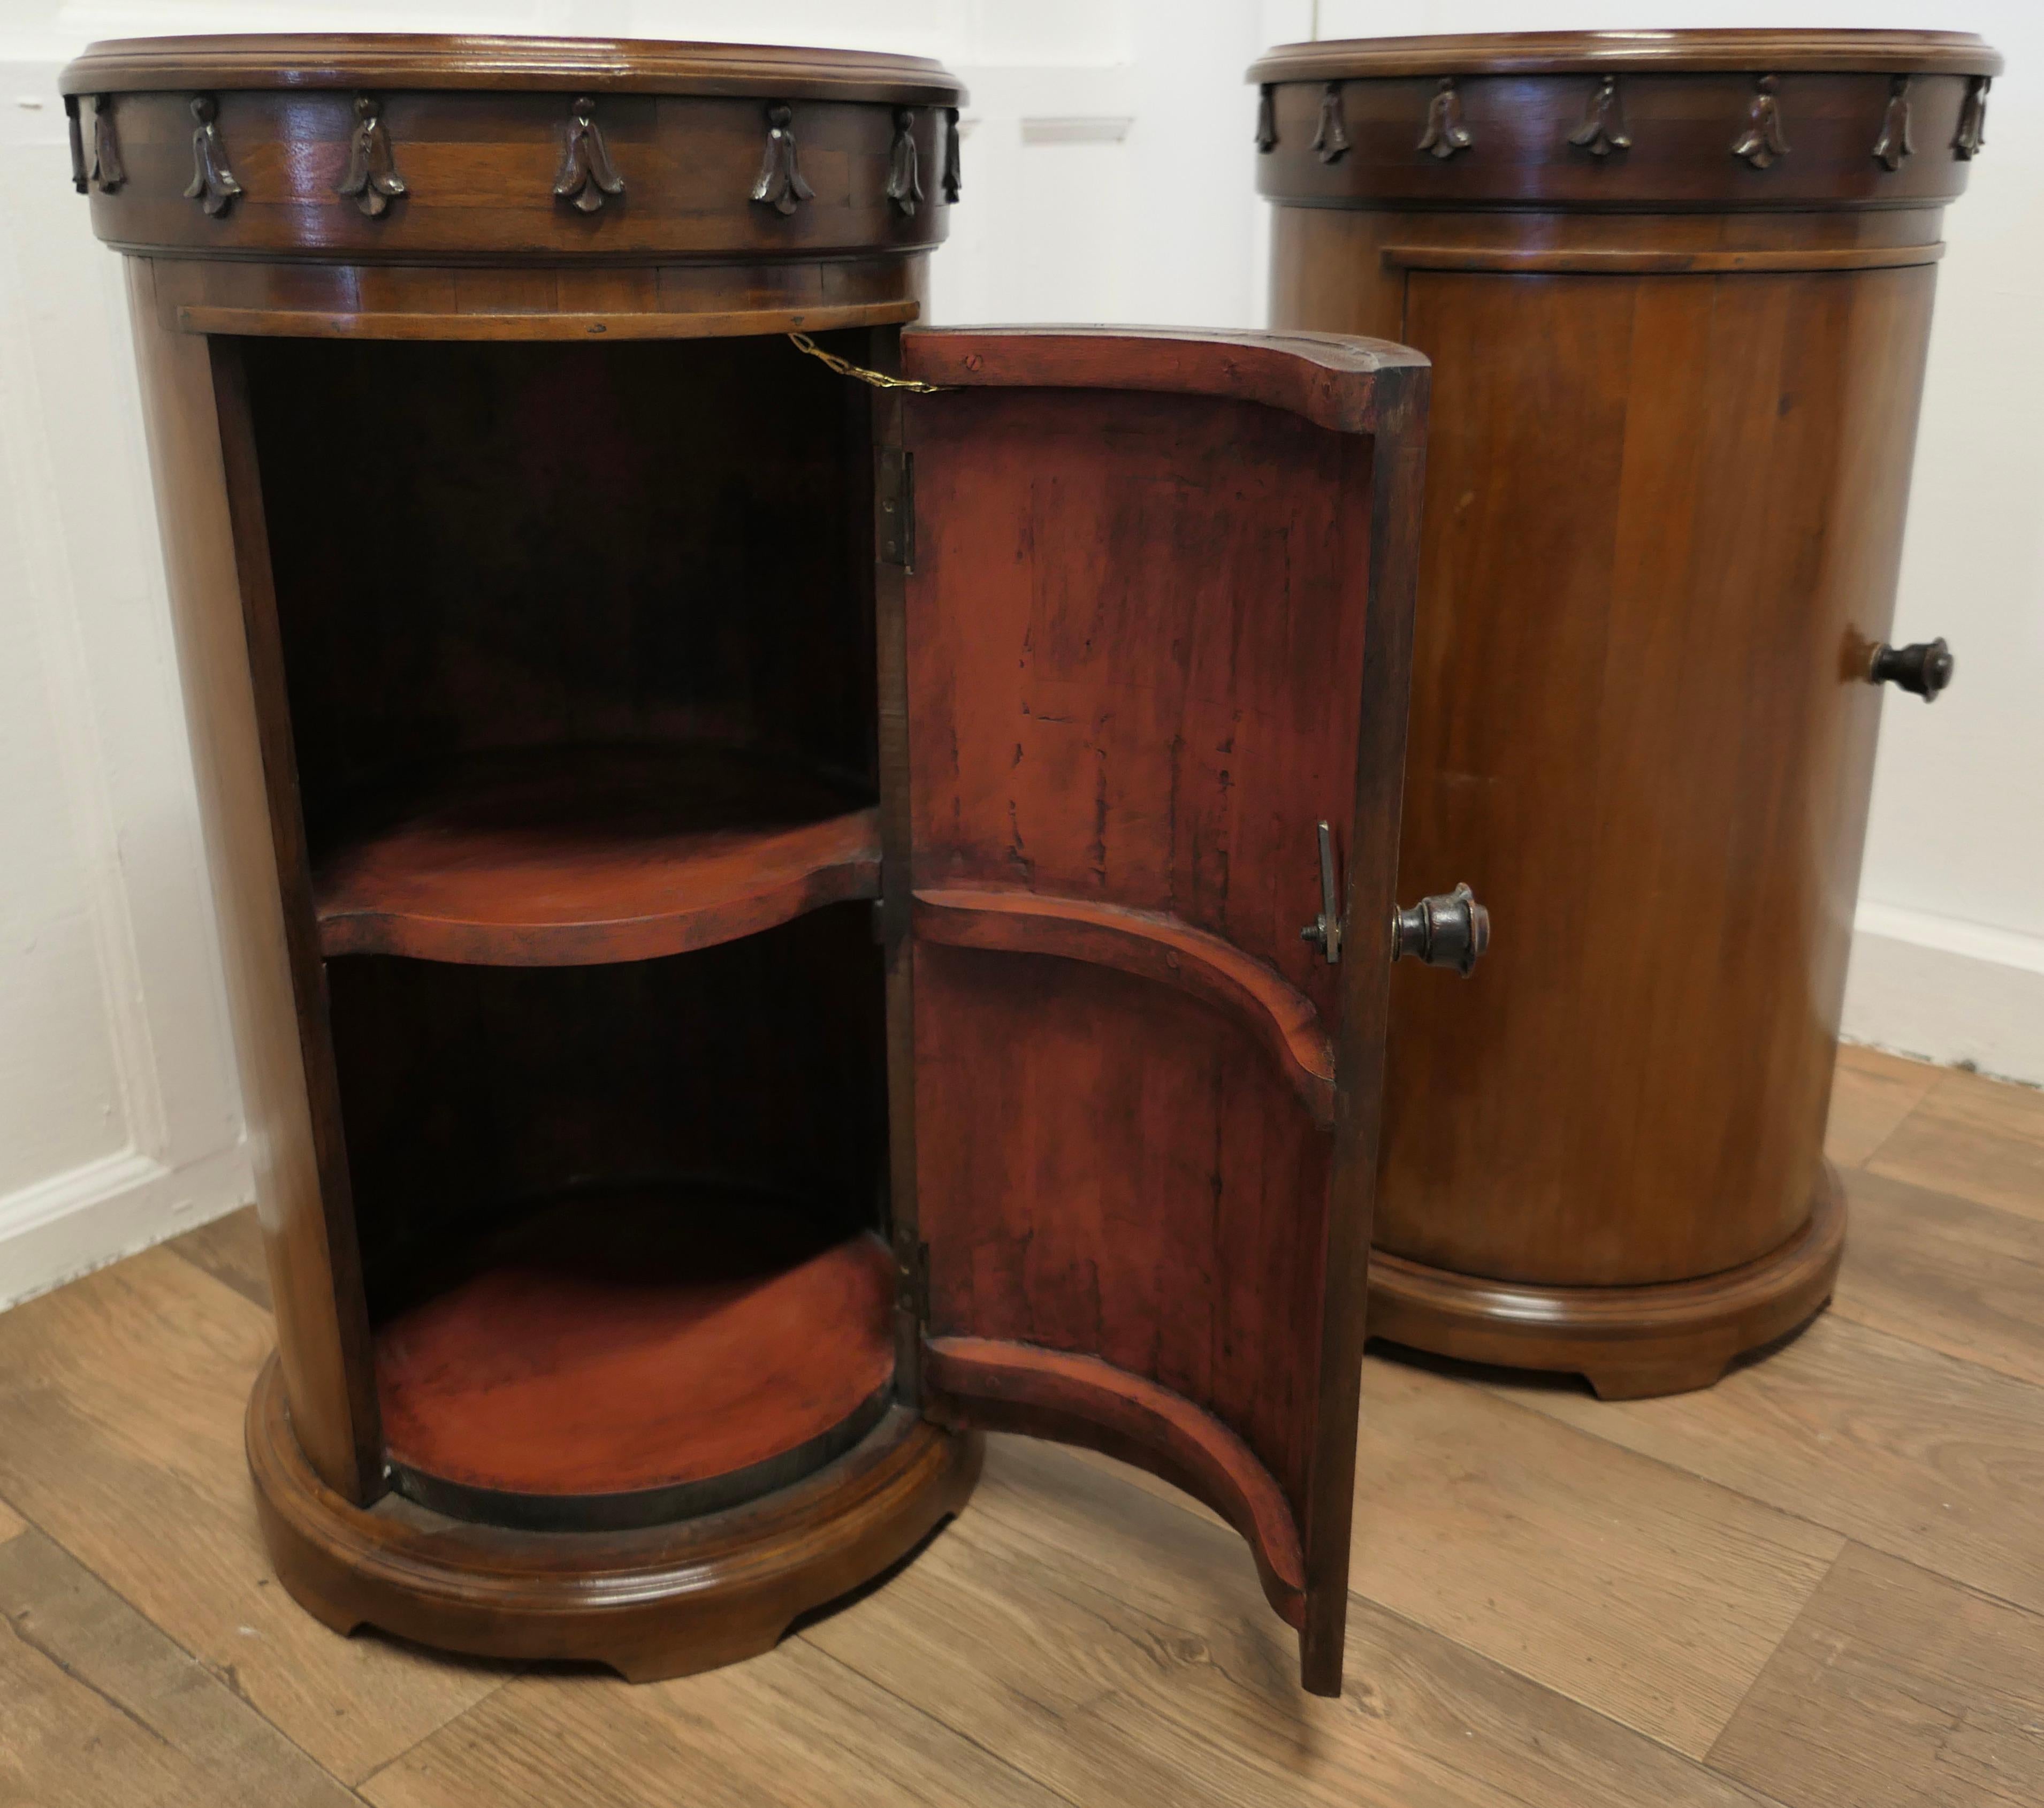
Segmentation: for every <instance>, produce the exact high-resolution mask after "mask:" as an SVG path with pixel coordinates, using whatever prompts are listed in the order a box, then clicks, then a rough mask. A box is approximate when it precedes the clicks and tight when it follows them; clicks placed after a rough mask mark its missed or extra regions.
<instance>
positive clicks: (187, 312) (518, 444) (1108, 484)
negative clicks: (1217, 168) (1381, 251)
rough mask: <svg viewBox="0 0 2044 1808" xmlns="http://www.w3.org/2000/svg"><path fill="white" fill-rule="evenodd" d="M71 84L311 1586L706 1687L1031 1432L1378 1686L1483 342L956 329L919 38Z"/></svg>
mask: <svg viewBox="0 0 2044 1808" xmlns="http://www.w3.org/2000/svg"><path fill="white" fill-rule="evenodd" d="M64 87H65V90H66V94H67V104H68V106H69V107H70V109H71V117H72V121H73V136H72V146H73V152H74V162H75V179H76V183H77V186H78V187H79V190H80V191H81V192H82V193H86V194H90V197H91V202H90V205H91V208H92V216H93V221H94V226H95V228H97V230H98V233H99V235H100V236H101V237H102V239H105V240H107V241H109V243H110V244H113V245H115V246H117V248H120V249H121V251H124V252H125V253H126V254H128V262H129V278H130V289H131V295H132V301H133V313H134V318H135V325H136V337H137V343H138V345H139V347H140V363H141V367H142V372H143V390H144V399H145V402H146V405H147V409H148V416H149V423H148V424H149V432H150V437H151V444H152V455H153V459H154V463H155V469H156V483H157V488H158V501H159V512H160V514H161V516H162V520H163V536H164V544H165V550H166V555H167V565H168V569H169V575H170V589H171V603H172V607H173V610H174V612H175V623H176V629H177V635H178V642H179V659H180V665H181V669H182V673H183V681H184V684H185V687H186V699H187V708H188V714H189V716H190V722H191V725H192V730H193V734H194V744H195V749H196V754H197V765H198V777H199V781H200V793H201V800H202V805H203V807H204V809H205V812H206V827H207V834H208V837H209V846H210V852H211V854H212V858H213V866H214V869H215V873H216V884H217V893H218V898H219V905H220V914H221V921H222V923H223V927H224V931H225V938H224V939H225V952H226V956H227V964H228V971H229V992H230V1002H231V1004H232V1008H233V1011H234V1017H235V1025H236V1042H237V1046H238V1049H239V1054H240V1062H241V1067H242V1073H243V1081H244V1096H245V1099H246V1102H247V1108H248V1122H249V1126H250V1146H251V1149H252V1154H253V1157H254V1161H255V1174H256V1185H257V1190H258V1194H259V1203H260V1206H261V1210H262V1216H263V1226H264V1230H265V1233H266V1238H267V1244H268V1247H269V1252H270V1259H271V1271H272V1276H273V1280H274V1284H275V1285H274V1291H275V1298H276V1306H277V1332H278V1345H279V1350H278V1356H277V1358H276V1360H275V1361H273V1362H272V1363H271V1365H270V1366H269V1368H267V1370H266V1371H265V1372H264V1373H263V1376H262V1377H261V1379H260V1380H259V1382H258V1383H257V1384H256V1387H255V1394H254V1397H253V1399H252V1402H251V1404H250V1408H249V1415H248V1461H249V1464H250V1466H251V1468H252V1470H253V1472H254V1475H255V1482H256V1486H257V1493H258V1496H259V1502H260V1506H261V1511H262V1518H263V1528H264V1531H265V1534H266V1535H267V1539H268V1541H269V1545H270V1549H271V1553H272V1555H273V1557H274V1558H275V1562H276V1564H277V1566H278V1569H279V1574H280V1576H282V1580H283V1582H284V1583H285V1585H286V1587H288V1588H289V1589H290V1591H291V1593H292V1594H293V1595H294V1596H295V1597H296V1598H297V1599H298V1600H299V1601H300V1602H302V1603H303V1604H304V1605H305V1606H307V1607H308V1608H309V1609H310V1610H312V1611H313V1613H315V1614H318V1615H319V1616H320V1617H321V1618H323V1619H324V1620H325V1621H327V1622H328V1623H330V1624H331V1625H332V1626H336V1627H337V1628H339V1629H340V1630H344V1631H345V1630H351V1629H352V1628H354V1627H355V1626H359V1625H363V1624H371V1625H375V1626H381V1627H383V1628H385V1629H386V1630H390V1631H391V1632H394V1633H399V1634H401V1635H403V1636H405V1637H410V1638H413V1639H415V1640H417V1641H421V1642H423V1643H426V1644H431V1645H444V1646H450V1647H452V1648H455V1649H461V1650H467V1651H472V1652H479V1653H490V1654H494V1655H498V1656H508V1657H514V1658H550V1657H551V1658H589V1659H596V1660H601V1661H603V1662H605V1663H607V1664H611V1665H613V1666H614V1667H615V1668H618V1669H620V1670H621V1671H623V1672H625V1673H626V1674H627V1675H628V1676H664V1675H672V1674H675V1673H678V1672H682V1671H686V1670H690V1669H696V1668H702V1667H704V1666H705V1665H709V1664H717V1663H721V1662H725V1661H728V1660H732V1659H734V1658H737V1657H740V1656H747V1655H750V1654H751V1653H755V1652H757V1651H760V1650H763V1649H766V1648H767V1646H769V1645H771V1644H772V1643H773V1642H774V1640H775V1639H776V1638H778V1637H779V1636H780V1635H781V1633H782V1632H783V1630H785V1629H786V1627H787V1626H788V1625H789V1623H790V1621H791V1620H792V1619H793V1618H795V1617H796V1616H797V1615H798V1614H801V1613H803V1612H805V1611H806V1610H809V1609H811V1608H813V1607H814V1606H817V1605H818V1604H820V1603H822V1602H824V1601H826V1600H828V1599H830V1598H832V1596H835V1595H839V1594H840V1593H842V1592H843V1591H846V1590H847V1589H849V1588H851V1587H855V1586H856V1585H859V1584H861V1583H864V1582H866V1581H867V1580H870V1578H872V1577H874V1576H876V1575H878V1574H879V1573H880V1572H882V1571H884V1570H885V1569H886V1568H888V1566H889V1565H890V1564H893V1563H895V1562H896V1561H897V1560H899V1559H901V1557H904V1556H905V1554H906V1553H909V1552H910V1551H912V1550H913V1549H914V1548H915V1547H916V1545H918V1543H919V1542H920V1541H921V1540H922V1539H923V1538H924V1537H925V1536H926V1535H928V1534H929V1533H930V1532H931V1531H932V1530H933V1528H935V1527H936V1526H938V1525H939V1523H940V1522H942V1521H943V1519H944V1518H947V1516H948V1515H950V1514H952V1513H954V1512H955V1511H957V1510H958V1509H959V1507H961V1506H962V1504H963V1503H964V1502H965V1500H966V1497H967V1495H969V1494H970V1491H971V1489H972V1487H973V1485H974V1477H975V1475H976V1474H977V1472H978V1464H979V1461H980V1448H981V1433H982V1430H985V1429H1001V1430H1011V1431H1019V1432H1026V1433H1032V1434H1036V1435H1039V1436H1044V1437H1050V1438H1060V1439H1064V1440H1066V1441H1073V1442H1078V1443H1082V1444H1087V1445H1093V1446H1094V1447H1096V1448H1098V1449H1104V1450H1107V1451H1109V1452H1112V1453H1114V1454H1116V1455H1117V1456H1120V1457H1124V1458H1125V1459H1126V1460H1128V1461H1132V1462H1136V1463H1140V1464H1145V1465H1146V1466H1147V1467H1148V1468H1151V1469H1152V1470H1154V1471H1155V1472H1157V1473H1158V1474H1160V1475H1162V1476H1166V1477H1168V1478H1170V1480H1173V1481H1174V1482H1176V1483H1178V1484H1179V1485H1181V1486H1182V1487H1185V1488H1186V1489H1188V1490H1189V1491H1191V1492H1192V1493H1193V1494H1195V1495H1197V1496H1198V1497H1199V1498H1200V1499H1203V1500H1204V1501H1206V1502H1207V1503H1209V1504H1210V1505H1212V1507H1215V1508H1216V1511H1220V1513H1221V1514H1223V1515H1224V1517H1225V1518H1228V1521H1229V1522H1231V1524H1233V1525H1234V1526H1235V1527H1236V1528H1237V1529H1238V1530H1239V1531H1240V1532H1241V1533H1242V1534H1243V1537H1244V1538H1245V1540H1246V1541H1247V1543H1248V1545H1249V1546H1250V1547H1251V1553H1252V1555H1253V1557H1254V1562H1255V1568H1256V1573H1257V1576H1258V1578H1259V1579H1260V1580H1261V1582H1262V1589H1263V1592H1264V1593H1265V1595H1266V1596H1267V1598H1268V1599H1269V1600H1270V1603H1271V1605H1272V1606H1273V1607H1274V1609H1275V1610H1277V1613H1278V1614H1281V1616H1282V1617H1283V1618H1284V1619H1285V1621H1286V1622H1288V1623H1289V1625H1290V1626H1292V1627H1293V1628H1295V1629H1296V1630H1297V1633H1298V1636H1299V1638H1300V1641H1301V1657H1302V1664H1303V1668H1304V1675H1305V1679H1306V1682H1307V1686H1308V1687H1311V1688H1313V1689H1316V1690H1319V1691H1323V1692H1331V1691H1335V1690H1337V1689H1338V1688H1339V1679H1340V1673H1341V1653H1342V1642H1343V1614H1344V1611H1345V1608H1346V1603H1347V1580H1346V1579H1347V1563H1348V1552H1349V1503H1350V1498H1351V1491H1352V1472H1353V1465H1354V1439H1355V1419H1356V1402H1357V1395H1358V1376H1359V1369H1360V1364H1361V1358H1362V1342H1361V1339H1362V1328H1361V1326H1362V1316H1361V1304H1362V1284H1361V1283H1362V1272H1363V1267H1364V1264H1365V1262H1366V1257H1367V1235H1366V1228H1365V1227H1366V1226H1367V1224H1368V1223H1369V1213H1370V1196H1371V1190H1372V1186H1373V1177H1374V1173H1375V1170H1376V1138H1377V1110H1378V1100H1379V1098H1380V1096H1381V1061H1382V1052H1383V1030H1384V1023H1385V1015H1386V1012H1387V1011H1388V1008H1389V979H1390V973H1389V969H1390V965H1391V962H1392V961H1393V958H1395V956H1396V954H1397V952H1399V951H1400V950H1403V949H1407V948H1410V949H1411V950H1413V951H1416V952H1418V953H1420V954H1423V955H1424V956H1426V957H1427V958H1430V959H1435V960H1447V959H1450V958H1454V959H1458V960H1460V959H1463V958H1466V957H1467V956H1468V955H1469V954H1471V953H1472V952H1473V943H1474V939H1475V931H1476V929H1477V927H1480V924H1481V912H1480V911H1477V910H1475V909H1474V908H1473V906H1472V905H1471V904H1470V903H1469V901H1468V900H1461V899H1452V898H1447V899H1439V900H1427V902H1426V903H1425V904H1423V905H1422V906H1416V907H1413V908H1412V910H1411V911H1409V912H1408V913H1407V915H1408V918H1409V919H1411V920H1412V922H1413V923H1417V924H1418V926H1419V931H1420V932H1418V933H1408V932H1406V931H1403V930H1400V928H1398V927H1397V925H1396V924H1395V923H1394V912H1393V906H1394V904H1395V902H1396V900H1394V898H1393V889H1392V879H1393V873H1394V871H1395V866H1396V859H1397V833H1398V802H1399V790H1398V774H1399V772H1400V754H1401V750H1402V747H1403V736H1404V724H1405V717H1404V702H1405V697H1406V696H1407V693H1408V663H1407V662H1408V655H1409V647H1410V643H1409V638H1408V635H1409V626H1410V621H1411V613H1412V594H1413V582H1414V574H1415V563H1414V560H1415V551H1416V521H1417V519H1418V501H1419V498H1418V489H1417V485H1418V474H1419V471H1420V464H1421V448H1422V436H1423V428H1424V421H1425V413H1426V397H1427V370H1426V367H1425V360H1423V359H1420V358H1418V357H1417V356H1416V355H1413V354H1412V353H1410V352H1408V351H1405V350H1404V349H1403V348H1401V347H1397V346H1391V345H1381V344H1371V343H1368V342H1365V341H1360V340H1354V339H1338V338H1333V337H1316V336H1300V335H1287V336H1262V335H1255V334H1234V335H1200V334H1194V333H1178V332H1163V331H1159V332H1132V331H1131V332H1115V331H1107V330H1098V331H1089V330H1087V329H1070V330H1065V331H1039V332H1032V331H1019V330H991V329H989V330H985V331H980V330H974V329H971V328H951V329H947V330H943V331H938V330H934V329H929V328H920V327H915V326H913V325H912V324H911V323H913V321H915V319H916V315H917V313H918V310H919V302H920V296H921V294H922V292H923V271H924V261H925V258H926V256H927V255H928V252H929V251H930V250H931V249H932V247H933V246H935V245H936V244H937V243H938V241H939V240H941V239H942V237H943V234H944V232H945V226H946V221H947V217H948V215H949V212H950V209H951V205H953V204H954V203H955V202H956V201H957V199H958V198H959V193H960V190H961V185H962V177H961V172H960V167H959V145H958V134H957V112H956V108H957V106H958V103H959V100H960V98H961V95H960V91H959V87H958V85H957V83H955V81H953V80H952V79H951V78H950V77H949V76H947V75H945V74H944V72H943V71H942V70H941V69H939V68H937V67H935V66H934V65H932V64H930V63H924V62H920V61H918V60H916V59H911V58H899V57H889V56H856V55H848V54H840V53H836V52H812V51H794V50H759V49H745V48H735V47H731V46H717V45H686V44H611V43H585V42H578V41H573V40H516V39H460V38H426V37H416V38H415V37H403V36H390V37H351V38H313V37H294V38H280V39H258V38H218V39H162V40H148V41H141V42H136V43H128V44H101V45H98V46H95V47H94V48H92V49H91V50H90V51H88V52H86V55H85V56H83V58H82V59H80V60H79V62H77V63H74V64H73V65H72V66H71V68H70V69H69V70H68V71H67V72H66V75H65V78H64ZM1330 825H1332V827H1330ZM1335 843H1339V848H1340V851H1341V854H1342V858H1343V867H1344V869H1345V881H1344V882H1343V884H1342V885H1340V886H1339V888H1338V887H1337V886H1336V884H1335V867H1334V866H1333V864H1332V862H1331V859H1329V860H1328V861H1327V863H1326V864H1325V865H1324V863H1323V859H1322V850H1323V849H1331V847H1332V846H1334V845H1335ZM1308 924H1312V925H1314V926H1315V928H1316V935H1317V938H1318V939H1317V940H1316V941H1307V940H1302V939H1301V934H1300V931H1301V928H1302V927H1305V926H1307V925H1308ZM1337 954H1339V956H1340V959H1339V963H1338V964H1337V962H1336V961H1335V956H1336V955H1337ZM1445 983H1447V984H1449V985H1452V984H1453V982H1452V981H1447V982H1445ZM1189 1206H1196V1209H1189Z"/></svg>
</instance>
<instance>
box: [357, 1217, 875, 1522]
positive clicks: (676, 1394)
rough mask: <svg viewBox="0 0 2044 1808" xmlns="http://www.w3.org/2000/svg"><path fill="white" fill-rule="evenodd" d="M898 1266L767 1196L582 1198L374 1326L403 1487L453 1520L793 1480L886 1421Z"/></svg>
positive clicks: (503, 1240)
mask: <svg viewBox="0 0 2044 1808" xmlns="http://www.w3.org/2000/svg"><path fill="white" fill-rule="evenodd" d="M892 1306H893V1269H892V1267H891V1265H890V1264H889V1261H888V1257H887V1251H886V1246H885V1245H883V1244H882V1242H880V1241H879V1240H878V1238H875V1237H874V1235H873V1234H871V1233H870V1232H868V1231H855V1232H854V1233H853V1234H851V1235H850V1236H849V1237H845V1238H835V1237H834V1236H833V1234H832V1232H831V1231H830V1230H828V1229H827V1228H824V1227H820V1226H818V1225H817V1224H816V1223H815V1222H814V1221H813V1219H811V1218H810V1217H809V1215H807V1214H805V1213H804V1212H802V1211H799V1210H793V1209H790V1207H787V1206H785V1205H782V1204H778V1203H776V1202H774V1201H773V1200H770V1199H762V1198H759V1197H756V1196H755V1197H751V1198H748V1197H746V1196H743V1195H742V1194H740V1195H736V1196H730V1197H728V1199H726V1200H721V1201H719V1200H715V1198H714V1196H713V1195H712V1196H709V1197H705V1196H703V1195H702V1194H701V1192H698V1193H697V1194H696V1195H695V1196H688V1195H686V1194H678V1193H677V1192H675V1191H674V1189H671V1188H627V1189H624V1192H623V1193H622V1195H621V1196H611V1197H609V1198H606V1199H605V1200H603V1201H602V1202H601V1209H600V1210H591V1209H590V1206H589V1205H588V1204H587V1203H584V1202H583V1201H582V1200H578V1198H577V1197H576V1196H574V1195H569V1196H567V1197H565V1198H563V1200H561V1201H560V1202H559V1203H558V1204H555V1205H554V1206H552V1207H550V1208H548V1209H546V1210H544V1211H540V1212H538V1213H536V1214H534V1215H528V1216H527V1217H525V1218H524V1219H523V1220H522V1221H521V1223H519V1224H518V1225H517V1227H516V1229H515V1230H514V1231H513V1232H511V1233H510V1234H505V1235H500V1236H498V1237H496V1238H492V1239H490V1240H489V1242H486V1244H485V1245H484V1246H482V1249H481V1250H480V1251H479V1252H478V1253H477V1255H476V1256H475V1257H474V1258H473V1272H471V1273H470V1274H469V1275H467V1276H466V1277H465V1278H464V1279H463V1280H461V1281H460V1282H459V1283H458V1284H455V1285H453V1286H451V1287H448V1288H445V1289H444V1290H442V1291H440V1292H436V1293H435V1294H434V1295H433V1296H432V1297H431V1298H429V1299H425V1300H423V1301H421V1303H418V1304H417V1305H415V1306H413V1307H411V1308H409V1310H408V1311H404V1312H401V1313H400V1314H398V1315H397V1316H396V1317H394V1318H393V1319H390V1320H388V1321H387V1322H385V1323H384V1324H382V1326H379V1327H378V1330H377V1334H376V1384H377V1392H378V1398H379V1399H380V1401H381V1403H382V1411H383V1428H384V1439H385V1444H386V1449H387V1450H388V1453H389V1456H390V1461H391V1462H392V1463H394V1464H396V1465H398V1470H399V1480H398V1486H399V1487H400V1488H401V1489H402V1490H403V1491H405V1492H406V1493H408V1494H409V1495H412V1497H413V1499H418V1500H421V1501H422V1502H425V1503H426V1504H428V1505H431V1506H436V1507H440V1508H441V1509H442V1510H443V1511H448V1512H453V1513H458V1514H461V1516H463V1517H468V1518H487V1519H489V1520H490V1522H493V1523H495V1524H499V1525H503V1524H514V1525H515V1524H519V1523H529V1524H534V1525H537V1526H542V1527H544V1528H547V1529H551V1530H561V1529H566V1528H572V1527H576V1526H583V1527H588V1526H604V1525H610V1526H625V1525H653V1524H657V1523H659V1522H661V1521H663V1520H672V1519H678V1518H686V1517H687V1516H688V1515H689V1514H691V1513H700V1512H703V1511H709V1510H711V1509H712V1508H713V1507H724V1506H730V1505H733V1504H736V1503H737V1502H738V1501H740V1500H743V1499H748V1498H751V1497H754V1496H756V1495H761V1494H765V1493H768V1492H770V1491H772V1490H773V1489H774V1488H777V1487H785V1486H786V1484H788V1483H790V1482H791V1481H793V1480H797V1479H798V1478H799V1477H800V1476H801V1475H802V1474H803V1473H805V1472H806V1471H808V1470H810V1469H814V1468H820V1467H822V1465H823V1464H824V1463H825V1462H827V1461H829V1460H830V1459H831V1458H832V1457H835V1456H836V1455H838V1454H839V1453H840V1452H841V1451H843V1449H847V1448H849V1446H850V1445H851V1444H852V1443H854V1442H855V1441H857V1439H858V1437H859V1434H861V1433H863V1431H865V1430H869V1429H870V1427H871V1426H872V1424H873V1423H874V1422H875V1421H876V1420H877V1419H878V1416H879V1411H880V1404H879V1403H881V1402H882V1400H883V1399H884V1398H885V1395H886V1392H887V1389H888V1387H889V1383H890V1382H891V1381H892V1380H893V1367H894V1341H893V1319H892V1311H891V1308H892Z"/></svg>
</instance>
